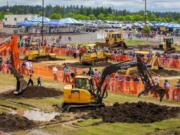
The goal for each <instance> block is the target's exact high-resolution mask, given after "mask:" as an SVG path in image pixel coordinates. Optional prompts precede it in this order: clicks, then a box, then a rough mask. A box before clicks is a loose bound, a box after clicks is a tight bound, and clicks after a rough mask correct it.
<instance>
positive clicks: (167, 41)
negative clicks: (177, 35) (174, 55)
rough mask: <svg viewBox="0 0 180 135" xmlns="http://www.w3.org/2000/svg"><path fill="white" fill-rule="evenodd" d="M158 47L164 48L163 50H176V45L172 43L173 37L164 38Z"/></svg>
mask: <svg viewBox="0 0 180 135" xmlns="http://www.w3.org/2000/svg"><path fill="white" fill-rule="evenodd" d="M159 49H162V50H164V51H165V52H167V53H169V52H175V51H176V45H175V44H174V40H173V38H170V37H168V38H164V39H163V43H162V44H160V45H159Z"/></svg>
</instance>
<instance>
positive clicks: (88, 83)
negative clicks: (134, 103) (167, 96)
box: [57, 58, 164, 111]
mask: <svg viewBox="0 0 180 135" xmlns="http://www.w3.org/2000/svg"><path fill="white" fill-rule="evenodd" d="M131 67H137V69H138V75H139V76H140V77H141V80H142V82H143V83H144V86H145V89H144V90H143V91H142V92H141V93H139V95H138V96H141V95H144V94H145V95H146V94H148V93H149V92H155V93H156V94H157V95H159V97H160V100H162V98H163V97H164V89H162V88H161V87H160V86H159V85H156V84H155V83H154V82H153V79H152V77H151V74H150V73H149V71H148V70H147V67H146V65H145V64H144V63H143V62H142V60H141V59H140V58H138V59H137V62H136V61H134V62H122V63H118V64H112V65H110V66H107V67H106V68H105V69H104V70H103V72H102V75H101V78H100V81H99V83H98V86H96V87H95V85H94V84H93V80H92V78H91V77H89V76H76V77H75V78H74V84H73V85H66V86H65V87H64V102H63V104H62V106H61V107H60V108H61V109H62V110H63V111H72V110H73V109H77V108H91V107H92V108H99V107H103V106H104V104H103V99H104V98H106V97H107V96H108V92H107V86H108V76H110V75H111V74H112V73H115V72H117V71H119V70H120V71H121V70H126V69H128V68H131ZM106 79H107V80H106ZM57 106H58V105H57ZM58 107H59V106H58Z"/></svg>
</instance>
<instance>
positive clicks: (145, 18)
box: [144, 0, 147, 25]
mask: <svg viewBox="0 0 180 135" xmlns="http://www.w3.org/2000/svg"><path fill="white" fill-rule="evenodd" d="M144 22H145V25H147V1H146V0H144Z"/></svg>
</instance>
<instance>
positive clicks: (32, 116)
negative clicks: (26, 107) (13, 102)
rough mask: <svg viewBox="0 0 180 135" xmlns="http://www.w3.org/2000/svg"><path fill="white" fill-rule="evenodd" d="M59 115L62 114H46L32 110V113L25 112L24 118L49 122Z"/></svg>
mask: <svg viewBox="0 0 180 135" xmlns="http://www.w3.org/2000/svg"><path fill="white" fill-rule="evenodd" d="M59 114H60V113H57V112H51V113H45V112H41V111H34V110H31V111H25V112H24V114H23V116H24V117H26V118H27V119H29V120H33V121H41V122H47V121H51V120H53V119H54V118H55V117H56V116H58V115H59Z"/></svg>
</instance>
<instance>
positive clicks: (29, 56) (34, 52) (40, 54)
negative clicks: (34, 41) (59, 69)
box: [25, 48, 56, 61]
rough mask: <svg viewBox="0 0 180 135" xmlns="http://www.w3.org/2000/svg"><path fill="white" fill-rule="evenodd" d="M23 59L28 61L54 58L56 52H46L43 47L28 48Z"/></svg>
mask: <svg viewBox="0 0 180 135" xmlns="http://www.w3.org/2000/svg"><path fill="white" fill-rule="evenodd" d="M25 59H26V60H29V61H44V60H55V59H56V54H54V53H46V51H45V48H42V49H40V50H38V49H31V48H29V50H28V51H27V53H26V56H25Z"/></svg>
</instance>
